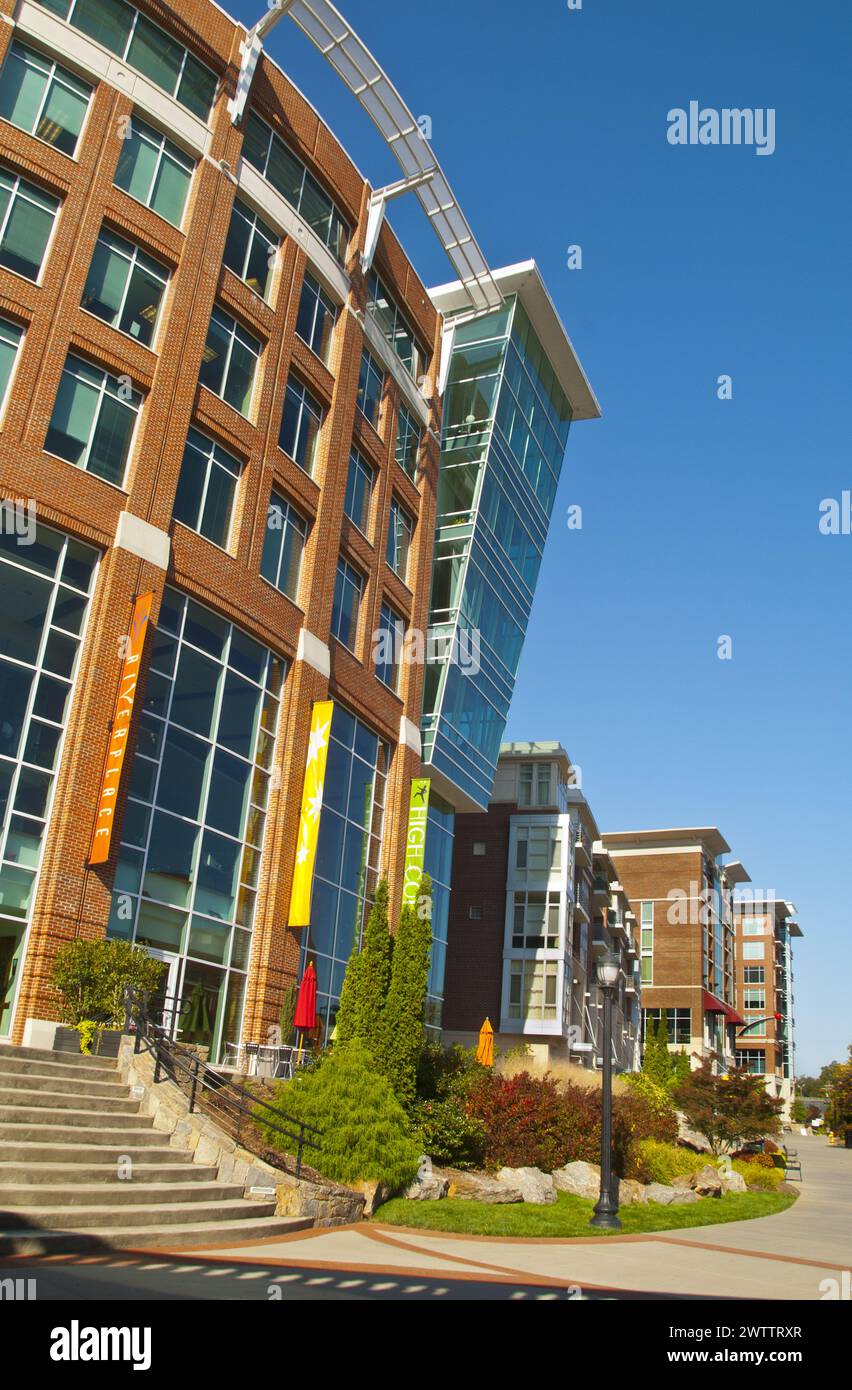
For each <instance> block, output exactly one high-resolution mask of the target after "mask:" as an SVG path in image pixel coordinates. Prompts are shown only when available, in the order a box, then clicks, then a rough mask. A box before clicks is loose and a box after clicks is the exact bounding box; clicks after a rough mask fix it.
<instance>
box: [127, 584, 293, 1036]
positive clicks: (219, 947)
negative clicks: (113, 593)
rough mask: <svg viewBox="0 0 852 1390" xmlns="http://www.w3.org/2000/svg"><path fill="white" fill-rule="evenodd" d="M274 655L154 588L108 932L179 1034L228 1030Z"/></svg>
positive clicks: (262, 788)
mask: <svg viewBox="0 0 852 1390" xmlns="http://www.w3.org/2000/svg"><path fill="white" fill-rule="evenodd" d="M284 677H285V663H284V661H283V660H282V659H281V658H280V657H277V656H275V655H274V653H273V652H271V651H269V650H268V649H267V648H266V647H263V646H261V645H260V643H259V642H255V641H254V640H253V638H251V637H249V636H247V634H246V633H244V632H242V631H241V630H240V629H239V628H237V627H235V626H234V625H233V624H231V623H228V622H226V621H225V620H224V619H223V618H220V617H218V616H217V615H216V614H215V613H213V612H211V610H210V609H208V608H204V607H203V606H202V605H201V604H200V603H196V602H195V600H193V599H189V598H186V597H185V596H184V595H182V594H179V593H178V592H177V591H176V590H174V589H166V592H165V595H164V597H163V603H162V606H161V609H160V617H159V621H158V624H157V628H156V631H155V633H154V635H153V638H152V650H151V663H150V670H149V673H148V679H147V682H146V687H145V694H144V702H143V713H142V716H141V719H140V724H139V730H138V734H137V742H136V752H135V756H134V759H133V770H132V774H131V779H130V787H129V798H128V802H127V808H126V811H125V814H124V823H123V825H122V828H121V849H120V853H119V860H118V866H117V869H116V875H115V885H114V891H113V901H112V912H111V916H110V923H109V928H108V934H109V935H110V936H112V937H118V938H121V939H124V940H128V941H135V942H136V943H137V944H138V945H140V946H145V947H146V948H148V949H149V950H152V951H155V952H157V953H159V954H160V955H161V956H162V957H163V958H164V959H166V961H167V962H168V963H169V967H170V970H169V976H168V990H167V992H168V993H171V994H174V995H176V996H178V997H179V998H180V1000H181V1005H182V1013H181V1026H180V1034H179V1036H180V1037H181V1039H182V1040H183V1041H184V1042H191V1043H196V1044H199V1045H201V1046H205V1047H208V1048H210V1055H211V1058H212V1059H213V1060H214V1061H216V1060H218V1059H219V1058H220V1056H221V1055H222V1052H223V1050H224V1045H225V1044H226V1043H229V1042H235V1041H237V1040H238V1037H239V1028H240V1022H241V1017H242V1008H243V997H244V993H245V982H246V971H247V969H248V964H249V954H250V950H251V936H252V928H253V925H254V915H255V905H256V898H257V886H258V875H259V870H260V861H261V855H262V852H263V848H264V830H265V822H266V809H267V802H268V797H269V779H270V772H271V769H272V766H273V758H274V751H275V731H276V728H277V723H278V710H279V703H280V699H281V693H282V686H283V683H284Z"/></svg>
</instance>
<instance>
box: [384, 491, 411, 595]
mask: <svg viewBox="0 0 852 1390" xmlns="http://www.w3.org/2000/svg"><path fill="white" fill-rule="evenodd" d="M413 535H414V522H413V521H412V519H411V517H410V516H409V515H408V512H407V511H406V510H405V508H404V507H403V505H402V503H401V502H398V501H397V499H396V498H395V497H392V498H391V506H390V520H389V522H388V543H387V549H386V552H385V558H386V560H387V562H388V564H389V565H390V567H391V569H392V570H393V572H394V574H398V575H399V577H400V579H401V580H402V581H403V583H405V582H406V580H407V579H408V557H409V554H410V553H411V539H412V536H413Z"/></svg>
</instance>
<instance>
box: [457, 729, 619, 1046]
mask: <svg viewBox="0 0 852 1390" xmlns="http://www.w3.org/2000/svg"><path fill="white" fill-rule="evenodd" d="M602 953H608V954H610V955H613V956H615V957H616V958H617V959H618V961H619V964H620V966H621V972H620V977H619V984H618V992H617V995H616V998H615V1001H614V1008H613V1019H612V1031H613V1062H614V1065H615V1067H616V1068H617V1070H619V1071H623V1070H630V1069H632V1068H634V1067H635V1066H637V1065H638V1060H639V1058H638V1041H639V979H638V955H639V951H638V939H637V935H636V928H635V922H634V919H633V915H632V913H631V911H630V904H629V902H628V900H627V895H626V893H625V892H624V890H623V888H622V887H621V885H620V884H619V883H618V881H617V874H616V870H615V867H614V865H613V862H612V860H611V858H610V856H609V854H608V853H607V851H606V850H605V848H604V846H603V845H602V844H601V842H600V838H599V834H598V829H597V824H596V822H595V819H594V816H593V815H592V812H591V809H590V807H589V805H588V802H587V801H586V798H585V796H584V795H583V793H582V791H581V790H580V789H579V788H578V787H577V786H575V785H574V770H573V769H572V766H571V762H570V759H569V758H568V755H567V753H566V752H565V750H564V748H562V747H561V745H560V744H558V743H552V742H536V743H504V744H503V746H502V749H501V753H500V760H499V763H498V767H497V776H496V778H495V781H494V789H493V792H492V795H491V801H490V804H489V806H488V810H487V811H484V812H480V813H471V814H464V815H459V816H457V818H456V851H455V856H454V861H453V882H452V896H451V900H450V934H449V948H448V954H447V974H446V981H445V1004H444V1030H445V1037H447V1038H448V1039H449V1040H451V1041H458V1042H462V1043H464V1044H465V1045H470V1043H471V1042H472V1041H473V1040H474V1039H475V1037H476V1035H477V1033H478V1031H479V1028H480V1026H481V1024H482V1021H483V1020H484V1019H485V1018H486V1017H488V1018H489V1019H490V1020H491V1022H492V1025H493V1027H494V1029H495V1033H496V1040H497V1043H498V1045H499V1046H501V1047H503V1048H508V1047H513V1046H517V1045H518V1044H521V1043H523V1044H525V1045H526V1046H528V1047H529V1048H530V1049H531V1051H533V1052H534V1053H536V1054H538V1055H539V1056H541V1057H542V1058H543V1059H544V1060H545V1061H552V1060H556V1059H558V1058H562V1059H565V1060H570V1061H573V1062H575V1063H577V1064H579V1065H581V1066H587V1067H593V1066H595V1065H598V1064H599V1059H600V1055H601V1049H602V1045H603V1040H602V1017H601V1010H602V999H601V997H600V994H599V991H598V986H597V983H596V977H595V968H594V967H595V961H596V960H597V959H598V958H599V956H600V955H601V954H602Z"/></svg>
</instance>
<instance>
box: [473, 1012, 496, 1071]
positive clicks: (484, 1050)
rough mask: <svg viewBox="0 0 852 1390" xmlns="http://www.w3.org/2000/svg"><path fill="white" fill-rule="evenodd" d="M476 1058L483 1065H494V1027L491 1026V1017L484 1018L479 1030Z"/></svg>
mask: <svg viewBox="0 0 852 1390" xmlns="http://www.w3.org/2000/svg"><path fill="white" fill-rule="evenodd" d="M476 1060H477V1062H480V1063H481V1064H482V1066H483V1067H493V1066H494V1029H493V1028H492V1027H491V1019H490V1018H486V1020H485V1022H484V1023H483V1025H482V1027H481V1028H480V1030H479V1047H478V1048H477V1049H476Z"/></svg>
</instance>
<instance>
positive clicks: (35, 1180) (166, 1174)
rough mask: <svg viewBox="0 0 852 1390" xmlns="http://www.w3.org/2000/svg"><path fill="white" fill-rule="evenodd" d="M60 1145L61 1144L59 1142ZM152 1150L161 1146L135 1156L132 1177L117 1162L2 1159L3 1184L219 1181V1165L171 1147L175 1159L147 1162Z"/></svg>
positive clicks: (62, 1184) (126, 1185)
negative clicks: (122, 1175) (121, 1174)
mask: <svg viewBox="0 0 852 1390" xmlns="http://www.w3.org/2000/svg"><path fill="white" fill-rule="evenodd" d="M58 1147H60V1145H57V1148H58ZM149 1152H158V1150H146V1154H145V1159H146V1161H145V1162H140V1159H133V1168H132V1177H131V1179H129V1181H128V1180H126V1179H120V1177H118V1165H117V1163H89V1162H86V1163H83V1162H82V1161H81V1162H76V1163H75V1162H69V1161H68V1162H65V1163H61V1162H56V1163H50V1162H47V1163H22V1162H6V1161H0V1187H3V1188H6V1187H8V1186H17V1184H24V1186H28V1187H38V1186H40V1184H44V1186H46V1187H53V1186H56V1187H69V1186H75V1187H86V1186H90V1184H93V1183H104V1184H113V1186H115V1184H118V1186H122V1184H124V1186H125V1187H128V1186H131V1184H132V1186H133V1187H138V1186H139V1184H140V1183H145V1184H146V1186H147V1184H149V1183H156V1184H163V1183H181V1184H185V1183H214V1181H217V1177H218V1169H217V1168H214V1166H213V1165H210V1166H207V1165H204V1163H190V1162H188V1159H189V1156H190V1155H189V1154H182V1151H181V1150H168V1154H170V1156H171V1158H172V1162H165V1163H156V1162H154V1163H149V1162H147V1154H149ZM88 1154H89V1151H86V1156H88ZM125 1156H126V1155H125ZM140 1156H142V1155H140ZM181 1158H183V1162H179V1159H181ZM240 1190H242V1188H240Z"/></svg>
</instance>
